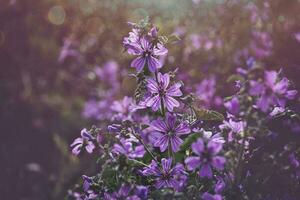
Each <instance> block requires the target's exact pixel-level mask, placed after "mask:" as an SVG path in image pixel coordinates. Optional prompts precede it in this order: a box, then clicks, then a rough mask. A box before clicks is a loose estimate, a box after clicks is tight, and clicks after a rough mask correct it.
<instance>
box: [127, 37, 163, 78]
mask: <svg viewBox="0 0 300 200" xmlns="http://www.w3.org/2000/svg"><path fill="white" fill-rule="evenodd" d="M124 46H125V48H127V52H128V53H129V54H132V55H137V56H138V57H137V58H135V59H134V60H133V61H132V62H131V66H132V67H135V68H136V70H137V71H138V72H140V71H142V70H143V68H144V66H145V65H147V66H148V68H149V70H150V71H151V72H153V73H154V72H155V71H156V70H157V69H159V68H161V67H162V65H161V63H160V62H159V60H158V59H157V57H158V56H163V55H165V54H167V53H168V50H167V49H166V48H165V47H164V46H163V45H162V44H160V43H157V44H156V45H154V44H152V43H150V42H149V41H148V39H147V38H146V37H141V38H140V39H137V40H136V41H134V40H132V41H130V42H128V41H127V42H125V43H124Z"/></svg>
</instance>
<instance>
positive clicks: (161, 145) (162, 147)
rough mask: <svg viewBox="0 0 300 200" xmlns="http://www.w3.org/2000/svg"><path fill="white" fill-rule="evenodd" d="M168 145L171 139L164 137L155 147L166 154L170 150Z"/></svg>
mask: <svg viewBox="0 0 300 200" xmlns="http://www.w3.org/2000/svg"><path fill="white" fill-rule="evenodd" d="M168 144H169V137H168V135H164V136H162V137H161V138H160V139H158V140H157V142H155V144H154V146H155V147H159V148H160V151H161V152H164V151H166V149H167V148H168Z"/></svg>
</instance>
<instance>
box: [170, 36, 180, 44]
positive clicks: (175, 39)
mask: <svg viewBox="0 0 300 200" xmlns="http://www.w3.org/2000/svg"><path fill="white" fill-rule="evenodd" d="M178 41H180V38H179V37H178V36H177V35H169V36H168V43H171V42H178Z"/></svg>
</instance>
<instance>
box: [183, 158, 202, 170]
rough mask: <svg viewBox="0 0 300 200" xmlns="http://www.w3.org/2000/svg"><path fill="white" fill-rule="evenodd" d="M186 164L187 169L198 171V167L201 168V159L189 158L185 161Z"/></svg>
mask: <svg viewBox="0 0 300 200" xmlns="http://www.w3.org/2000/svg"><path fill="white" fill-rule="evenodd" d="M184 163H185V164H186V166H187V169H188V170H190V171H192V170H194V169H196V168H197V167H199V165H200V157H198V156H190V157H187V158H186V159H185V161H184Z"/></svg>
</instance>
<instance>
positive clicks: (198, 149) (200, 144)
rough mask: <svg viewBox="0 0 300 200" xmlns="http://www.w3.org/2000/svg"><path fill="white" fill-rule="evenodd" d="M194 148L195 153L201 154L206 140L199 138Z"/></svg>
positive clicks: (193, 145)
mask: <svg viewBox="0 0 300 200" xmlns="http://www.w3.org/2000/svg"><path fill="white" fill-rule="evenodd" d="M192 150H193V152H194V153H195V154H197V155H198V156H200V155H201V153H202V152H203V151H204V142H203V140H202V139H201V138H199V139H198V140H197V142H194V143H193V144H192Z"/></svg>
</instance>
